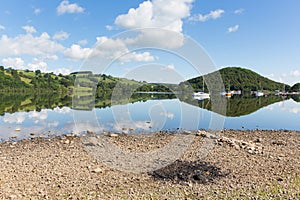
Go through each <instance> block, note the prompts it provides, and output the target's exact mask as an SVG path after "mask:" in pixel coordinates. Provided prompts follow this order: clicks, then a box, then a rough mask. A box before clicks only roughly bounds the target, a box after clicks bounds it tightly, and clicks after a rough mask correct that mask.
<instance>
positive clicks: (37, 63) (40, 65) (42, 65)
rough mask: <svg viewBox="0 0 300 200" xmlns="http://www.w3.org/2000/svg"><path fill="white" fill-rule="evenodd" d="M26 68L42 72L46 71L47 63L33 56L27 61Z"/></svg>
mask: <svg viewBox="0 0 300 200" xmlns="http://www.w3.org/2000/svg"><path fill="white" fill-rule="evenodd" d="M28 69H30V70H32V71H35V70H38V69H39V70H41V71H42V72H46V71H47V63H46V62H45V61H43V60H40V59H38V58H33V59H32V62H31V63H28Z"/></svg>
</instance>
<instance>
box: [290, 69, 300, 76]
mask: <svg viewBox="0 0 300 200" xmlns="http://www.w3.org/2000/svg"><path fill="white" fill-rule="evenodd" d="M290 75H291V76H293V77H300V71H299V70H295V71H291V72H290Z"/></svg>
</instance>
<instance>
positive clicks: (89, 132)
mask: <svg viewBox="0 0 300 200" xmlns="http://www.w3.org/2000/svg"><path fill="white" fill-rule="evenodd" d="M86 133H87V134H93V133H94V131H92V130H87V131H86Z"/></svg>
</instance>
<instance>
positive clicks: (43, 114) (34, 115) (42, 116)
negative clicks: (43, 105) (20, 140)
mask: <svg viewBox="0 0 300 200" xmlns="http://www.w3.org/2000/svg"><path fill="white" fill-rule="evenodd" d="M28 116H29V118H30V119H32V120H33V121H34V123H39V122H40V121H44V120H46V119H47V118H48V111H47V110H45V109H44V110H42V111H40V112H37V111H32V112H30V113H29V115H28Z"/></svg>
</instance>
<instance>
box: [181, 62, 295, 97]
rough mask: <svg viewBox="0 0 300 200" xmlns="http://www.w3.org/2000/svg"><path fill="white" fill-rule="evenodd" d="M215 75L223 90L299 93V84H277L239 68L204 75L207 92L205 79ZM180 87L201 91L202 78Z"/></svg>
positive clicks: (224, 69)
mask: <svg viewBox="0 0 300 200" xmlns="http://www.w3.org/2000/svg"><path fill="white" fill-rule="evenodd" d="M216 73H220V75H221V77H222V80H223V84H224V87H225V90H242V91H243V92H247V91H249V92H250V91H257V90H265V91H273V92H274V91H275V90H279V91H283V90H285V91H295V92H299V91H300V90H299V89H300V83H298V84H295V85H294V86H292V87H291V86H290V85H288V84H284V83H279V82H276V81H273V80H270V79H268V78H266V77H263V76H261V75H259V74H258V73H256V72H253V71H251V70H249V69H244V68H240V67H227V68H223V69H220V70H218V71H216V72H213V73H210V74H207V75H204V88H205V90H206V91H207V85H206V84H205V79H206V78H207V79H208V78H211V77H214V75H215V74H216ZM180 84H181V85H184V84H190V85H191V86H192V87H193V89H194V90H201V89H202V88H203V76H199V77H196V78H192V79H189V80H187V81H185V82H182V83H180Z"/></svg>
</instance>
